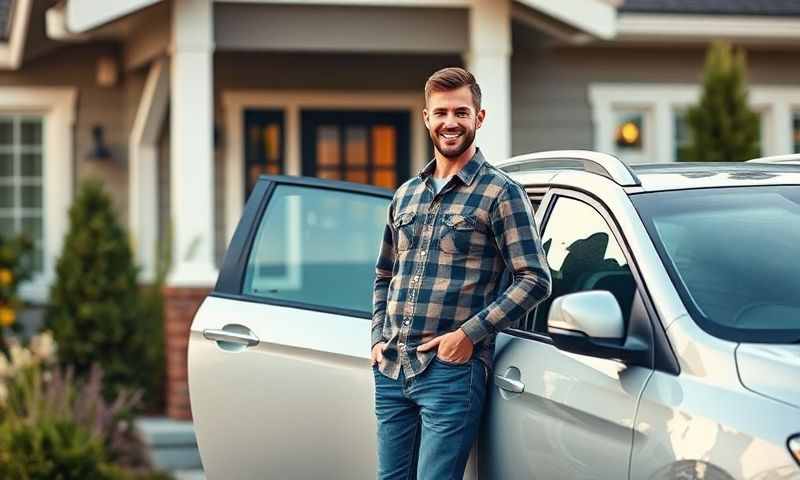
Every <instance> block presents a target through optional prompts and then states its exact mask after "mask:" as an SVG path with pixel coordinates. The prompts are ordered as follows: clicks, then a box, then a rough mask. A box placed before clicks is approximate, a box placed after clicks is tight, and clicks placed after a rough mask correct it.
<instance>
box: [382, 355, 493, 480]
mask: <svg viewBox="0 0 800 480" xmlns="http://www.w3.org/2000/svg"><path fill="white" fill-rule="evenodd" d="M372 371H373V374H374V375H375V414H376V416H377V417H378V479H380V480H386V479H391V480H408V479H416V478H418V479H420V480H428V479H430V480H450V479H453V480H461V479H462V477H463V476H464V469H465V468H466V464H467V459H468V457H469V451H470V448H471V447H472V443H473V441H474V440H475V436H476V435H477V433H478V429H479V426H480V419H481V411H482V410H483V404H484V400H485V397H486V371H485V369H484V366H483V363H481V361H480V360H478V359H477V358H473V359H472V360H470V361H469V362H467V363H465V364H461V365H458V364H452V363H447V362H444V361H442V360H439V359H438V358H434V359H433V361H432V362H431V363H430V365H428V367H427V368H426V369H425V371H424V372H422V373H421V374H419V375H417V376H415V377H413V378H411V379H406V378H405V375H404V374H403V372H402V371H401V372H400V377H398V379H397V380H392V379H391V378H389V377H387V376H385V375H383V374H382V373H380V372H379V371H378V368H377V367H375V366H373V367H372Z"/></svg>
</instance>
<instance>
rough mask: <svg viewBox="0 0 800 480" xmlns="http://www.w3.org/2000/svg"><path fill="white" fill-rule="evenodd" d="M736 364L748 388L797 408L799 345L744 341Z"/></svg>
mask: <svg viewBox="0 0 800 480" xmlns="http://www.w3.org/2000/svg"><path fill="white" fill-rule="evenodd" d="M736 366H737V367H738V369H739V378H741V380H742V384H743V385H744V386H745V387H746V388H748V389H749V390H752V391H754V392H756V393H759V394H761V395H764V396H767V397H770V398H773V399H775V400H779V401H781V402H784V403H788V404H790V405H794V406H795V407H798V408H800V382H798V381H797V379H798V377H800V345H769V344H757V343H743V344H740V345H739V347H738V348H737V349H736Z"/></svg>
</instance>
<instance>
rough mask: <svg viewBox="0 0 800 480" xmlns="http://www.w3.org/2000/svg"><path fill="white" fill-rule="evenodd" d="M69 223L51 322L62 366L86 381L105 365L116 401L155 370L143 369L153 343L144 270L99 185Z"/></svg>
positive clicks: (83, 196)
mask: <svg viewBox="0 0 800 480" xmlns="http://www.w3.org/2000/svg"><path fill="white" fill-rule="evenodd" d="M69 220H70V226H69V231H68V233H67V236H66V238H65V242H64V247H63V250H62V253H61V257H60V258H59V259H58V263H57V265H56V279H55V281H54V283H53V285H52V287H51V289H50V302H49V305H48V310H47V316H46V324H47V327H48V328H49V329H51V330H52V332H53V336H54V339H55V340H56V343H57V345H58V350H59V352H58V356H59V361H60V362H61V363H63V364H65V365H72V366H73V368H75V372H76V373H77V374H78V375H84V374H88V373H89V372H90V369H91V366H92V364H93V363H98V364H100V366H101V367H102V368H103V370H104V372H105V380H106V382H105V391H106V394H107V395H108V396H109V397H110V396H112V395H114V394H115V393H117V392H118V391H119V389H120V387H128V388H137V387H144V386H145V385H146V384H147V375H148V374H149V373H151V372H147V371H146V370H147V369H146V368H144V369H143V368H142V367H143V365H142V360H143V358H144V355H143V352H144V351H145V349H144V341H146V339H144V338H142V335H141V334H138V331H139V330H140V329H141V328H140V325H139V322H140V315H139V291H138V285H137V279H136V277H137V269H136V267H135V265H134V262H133V254H132V252H131V247H130V244H129V241H128V237H127V233H126V231H125V229H124V228H123V227H122V225H120V223H119V222H118V220H117V218H116V215H115V212H114V209H113V207H112V205H111V199H110V197H109V196H108V194H107V193H106V192H105V191H103V187H102V185H101V184H100V182H99V181H87V182H85V183H84V184H83V185H82V186H81V188H80V190H79V193H78V195H77V197H76V198H75V201H74V203H73V205H72V207H71V208H70V211H69ZM143 370H145V371H143Z"/></svg>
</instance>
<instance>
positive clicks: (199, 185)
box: [168, 0, 217, 287]
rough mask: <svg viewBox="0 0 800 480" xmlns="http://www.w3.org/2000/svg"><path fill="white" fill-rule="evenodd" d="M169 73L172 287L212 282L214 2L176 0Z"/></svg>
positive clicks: (195, 285)
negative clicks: (170, 74) (170, 75)
mask: <svg viewBox="0 0 800 480" xmlns="http://www.w3.org/2000/svg"><path fill="white" fill-rule="evenodd" d="M172 16H173V26H172V35H173V45H172V48H173V52H172V78H171V85H172V88H171V93H172V96H171V102H170V120H171V131H170V138H171V150H170V157H171V158H170V189H171V191H170V193H171V196H170V200H171V209H172V215H171V223H172V236H173V248H172V261H173V263H172V270H171V272H170V277H169V279H168V283H169V284H170V285H171V286H185V287H207V286H211V285H213V284H214V282H215V280H216V276H217V269H216V267H215V265H214V183H213V174H214V161H213V153H214V149H213V105H212V102H213V72H212V61H213V52H214V44H213V22H214V19H213V5H212V1H211V0H175V2H174V10H173V15H172Z"/></svg>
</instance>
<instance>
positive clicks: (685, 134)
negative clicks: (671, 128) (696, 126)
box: [674, 109, 691, 162]
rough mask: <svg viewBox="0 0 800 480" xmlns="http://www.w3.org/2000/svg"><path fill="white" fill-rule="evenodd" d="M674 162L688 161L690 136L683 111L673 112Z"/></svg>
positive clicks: (685, 113)
mask: <svg viewBox="0 0 800 480" xmlns="http://www.w3.org/2000/svg"><path fill="white" fill-rule="evenodd" d="M674 117H675V153H674V155H675V161H676V162H686V161H688V160H689V145H690V144H691V136H690V130H689V122H688V120H689V119H688V114H687V111H686V110H685V109H679V110H676V111H675V115H674Z"/></svg>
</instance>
